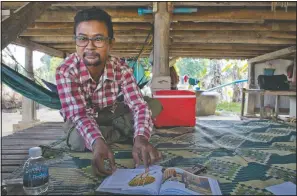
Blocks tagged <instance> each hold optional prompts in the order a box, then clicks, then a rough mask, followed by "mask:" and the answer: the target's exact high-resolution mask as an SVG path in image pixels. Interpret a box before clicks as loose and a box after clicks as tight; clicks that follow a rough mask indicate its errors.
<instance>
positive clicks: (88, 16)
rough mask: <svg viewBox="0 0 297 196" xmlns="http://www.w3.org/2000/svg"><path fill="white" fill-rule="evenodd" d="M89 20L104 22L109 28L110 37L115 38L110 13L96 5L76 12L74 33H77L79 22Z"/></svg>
mask: <svg viewBox="0 0 297 196" xmlns="http://www.w3.org/2000/svg"><path fill="white" fill-rule="evenodd" d="M89 20H97V21H100V22H104V23H105V25H106V27H107V30H108V37H109V38H111V39H113V26H112V22H111V17H110V15H109V14H108V13H107V12H105V11H104V10H102V9H100V8H96V7H92V8H89V9H84V10H81V11H79V12H78V13H77V14H76V16H75V17H74V35H76V28H77V26H78V24H79V23H81V22H83V21H89Z"/></svg>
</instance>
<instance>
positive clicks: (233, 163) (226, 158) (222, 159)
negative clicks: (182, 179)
mask: <svg viewBox="0 0 297 196" xmlns="http://www.w3.org/2000/svg"><path fill="white" fill-rule="evenodd" d="M151 142H152V143H153V144H154V145H155V146H156V147H157V148H158V149H159V150H160V151H161V152H162V153H163V157H164V159H163V160H162V161H161V162H160V165H161V166H164V167H173V166H174V167H180V168H183V169H186V170H189V171H191V168H193V167H194V166H195V164H197V163H199V164H203V165H205V166H207V172H206V174H203V175H205V176H209V177H212V178H215V179H217V180H218V181H219V184H220V188H221V190H222V193H223V194H224V195H271V193H270V192H269V191H267V190H265V187H267V186H271V185H275V184H280V183H282V182H285V181H290V182H293V183H294V184H296V128H295V127H291V126H289V125H284V124H279V123H275V122H272V121H267V120H250V121H214V120H209V121H207V120H203V121H202V120H201V121H197V124H196V127H195V128H185V127H177V128H171V129H158V130H157V131H156V133H155V134H154V135H153V136H152V138H151ZM63 147H65V142H64V141H62V142H56V143H55V144H53V145H52V147H51V148H44V155H45V156H46V157H47V158H48V164H49V166H50V170H49V172H50V180H51V184H50V188H49V194H57V195H69V194H94V190H95V189H96V188H97V187H98V186H99V184H100V183H101V182H102V180H103V178H100V177H95V176H93V175H92V169H91V159H92V154H91V152H85V153H77V152H69V151H67V150H65V149H64V150H63ZM112 149H113V150H114V153H115V158H116V165H117V167H118V168H133V160H132V154H131V149H132V146H131V145H129V144H114V145H112ZM19 176H21V170H19V171H15V172H14V177H19Z"/></svg>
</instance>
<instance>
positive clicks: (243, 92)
mask: <svg viewBox="0 0 297 196" xmlns="http://www.w3.org/2000/svg"><path fill="white" fill-rule="evenodd" d="M241 93H242V98H241V112H240V118H241V119H242V118H243V116H244V106H245V88H242V92H241Z"/></svg>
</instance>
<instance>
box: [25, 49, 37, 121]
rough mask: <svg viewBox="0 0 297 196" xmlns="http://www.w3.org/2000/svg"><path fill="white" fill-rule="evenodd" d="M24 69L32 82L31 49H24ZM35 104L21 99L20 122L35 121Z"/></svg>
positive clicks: (29, 100) (26, 99)
mask: <svg viewBox="0 0 297 196" xmlns="http://www.w3.org/2000/svg"><path fill="white" fill-rule="evenodd" d="M25 68H26V70H27V71H28V72H26V74H27V76H28V77H29V78H30V79H32V80H34V75H33V50H32V49H31V48H26V49H25ZM36 120H37V119H36V103H35V102H34V101H32V100H31V99H28V98H26V97H23V102H22V122H23V123H31V122H33V121H36Z"/></svg>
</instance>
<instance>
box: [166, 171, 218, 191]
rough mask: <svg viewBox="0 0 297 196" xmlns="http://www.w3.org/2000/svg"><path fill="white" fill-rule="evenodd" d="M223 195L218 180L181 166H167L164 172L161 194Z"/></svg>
mask: <svg viewBox="0 0 297 196" xmlns="http://www.w3.org/2000/svg"><path fill="white" fill-rule="evenodd" d="M174 194H190V195H221V191H220V188H219V185H218V183H217V181H216V180H214V179H210V178H207V177H203V176H196V175H194V174H191V173H189V172H187V171H184V170H182V169H179V168H167V169H166V170H165V171H164V173H163V180H162V184H161V189H160V195H174Z"/></svg>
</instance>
